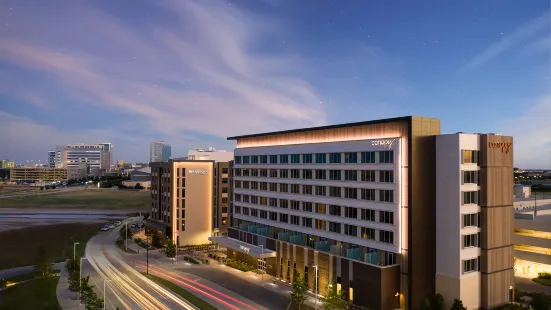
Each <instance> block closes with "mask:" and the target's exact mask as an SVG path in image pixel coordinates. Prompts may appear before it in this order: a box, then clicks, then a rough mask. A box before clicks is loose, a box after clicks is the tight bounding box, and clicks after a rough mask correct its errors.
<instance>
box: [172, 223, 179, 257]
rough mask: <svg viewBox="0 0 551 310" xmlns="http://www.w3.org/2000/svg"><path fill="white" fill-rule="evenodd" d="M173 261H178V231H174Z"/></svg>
mask: <svg viewBox="0 0 551 310" xmlns="http://www.w3.org/2000/svg"><path fill="white" fill-rule="evenodd" d="M173 237H174V240H173V241H174V263H178V231H177V230H176V231H174V236H173Z"/></svg>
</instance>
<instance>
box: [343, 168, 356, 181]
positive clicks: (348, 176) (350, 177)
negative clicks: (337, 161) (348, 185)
mask: <svg viewBox="0 0 551 310" xmlns="http://www.w3.org/2000/svg"><path fill="white" fill-rule="evenodd" d="M344 179H345V180H346V181H358V171H357V170H345V171H344Z"/></svg>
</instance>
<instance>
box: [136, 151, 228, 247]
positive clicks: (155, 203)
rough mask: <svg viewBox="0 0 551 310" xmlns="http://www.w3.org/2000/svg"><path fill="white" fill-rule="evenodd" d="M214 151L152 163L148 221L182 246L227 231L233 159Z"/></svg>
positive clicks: (164, 235) (158, 231)
mask: <svg viewBox="0 0 551 310" xmlns="http://www.w3.org/2000/svg"><path fill="white" fill-rule="evenodd" d="M224 152H226V151H224ZM229 153H231V152H229ZM210 155H211V156H212V158H211V159H210V160H202V159H169V160H168V161H167V162H164V161H163V162H151V163H150V167H151V212H150V217H149V219H148V220H147V221H146V225H147V226H148V227H149V228H152V229H154V230H156V231H157V233H158V234H160V235H161V236H162V237H164V238H166V237H168V238H171V239H173V240H176V242H177V244H178V245H179V246H184V245H196V244H206V243H209V239H208V238H209V237H211V236H217V235H224V234H226V233H227V227H228V224H229V219H228V218H229V200H230V195H231V183H230V170H231V162H229V161H218V160H215V158H219V157H218V156H217V155H216V152H215V151H212V152H211V153H210ZM220 158H221V157H220ZM231 158H233V155H232V156H231Z"/></svg>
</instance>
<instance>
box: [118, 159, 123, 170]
mask: <svg viewBox="0 0 551 310" xmlns="http://www.w3.org/2000/svg"><path fill="white" fill-rule="evenodd" d="M117 167H118V168H122V167H124V160H122V159H118V160H117Z"/></svg>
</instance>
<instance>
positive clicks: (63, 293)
mask: <svg viewBox="0 0 551 310" xmlns="http://www.w3.org/2000/svg"><path fill="white" fill-rule="evenodd" d="M63 264H64V265H65V263H63ZM68 277H69V273H68V272H67V270H66V269H65V266H63V267H62V268H61V272H60V275H59V282H57V288H56V295H57V301H58V302H59V306H60V307H61V309H79V302H78V294H77V293H76V292H71V291H69V281H68Z"/></svg>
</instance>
